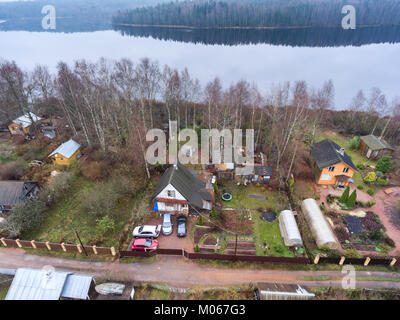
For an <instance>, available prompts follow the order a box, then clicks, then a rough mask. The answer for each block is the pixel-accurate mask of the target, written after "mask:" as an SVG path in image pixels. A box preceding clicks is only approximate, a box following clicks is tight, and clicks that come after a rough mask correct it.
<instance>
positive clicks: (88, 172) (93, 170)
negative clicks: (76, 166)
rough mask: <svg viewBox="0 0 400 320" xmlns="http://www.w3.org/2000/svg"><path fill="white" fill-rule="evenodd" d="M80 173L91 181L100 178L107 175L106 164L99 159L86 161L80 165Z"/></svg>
mask: <svg viewBox="0 0 400 320" xmlns="http://www.w3.org/2000/svg"><path fill="white" fill-rule="evenodd" d="M82 175H83V176H84V177H85V178H87V179H89V180H92V181H96V180H102V179H103V178H105V177H106V176H107V166H106V164H105V162H101V161H91V162H87V163H85V164H84V165H83V166H82Z"/></svg>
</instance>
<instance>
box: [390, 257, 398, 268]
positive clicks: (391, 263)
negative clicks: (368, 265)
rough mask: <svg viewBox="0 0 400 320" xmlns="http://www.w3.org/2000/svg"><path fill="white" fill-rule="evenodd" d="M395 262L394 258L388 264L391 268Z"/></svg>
mask: <svg viewBox="0 0 400 320" xmlns="http://www.w3.org/2000/svg"><path fill="white" fill-rule="evenodd" d="M396 262H397V260H396V259H395V258H393V259H392V261H391V262H390V266H391V267H393V266H394V265H395V264H396Z"/></svg>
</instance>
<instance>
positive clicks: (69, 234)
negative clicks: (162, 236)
mask: <svg viewBox="0 0 400 320" xmlns="http://www.w3.org/2000/svg"><path fill="white" fill-rule="evenodd" d="M94 186H95V183H94V182H91V181H88V180H86V179H85V178H83V177H78V178H76V180H75V181H74V182H73V184H72V186H71V187H70V189H69V191H68V192H67V193H66V194H65V196H64V197H62V198H61V199H59V200H58V201H57V203H56V204H55V205H53V206H52V207H51V208H50V209H49V210H48V211H47V217H46V218H45V220H44V221H43V222H42V224H41V225H40V227H38V228H37V229H36V230H33V231H30V232H28V233H25V234H23V236H22V238H23V239H26V240H32V239H34V240H36V241H50V242H58V243H60V242H65V243H78V239H77V236H76V234H75V230H76V231H77V232H78V234H79V236H80V238H81V240H82V242H83V243H84V244H86V245H93V244H96V245H98V246H105V247H109V246H115V247H118V241H119V237H120V234H121V232H122V230H123V228H124V226H125V224H126V223H127V222H129V219H130V217H131V209H132V207H133V203H134V201H133V199H129V198H124V199H122V200H121V201H120V202H119V203H118V206H117V208H116V209H115V210H114V211H113V219H114V222H115V227H114V230H113V231H111V232H108V233H107V234H105V235H96V233H95V229H96V224H97V221H96V220H97V219H96V218H95V217H93V216H91V215H89V214H87V213H86V212H82V211H81V208H80V200H81V193H82V192H83V191H84V190H90V189H92V188H93V187H94Z"/></svg>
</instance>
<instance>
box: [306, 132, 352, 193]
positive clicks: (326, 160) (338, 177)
mask: <svg viewBox="0 0 400 320" xmlns="http://www.w3.org/2000/svg"><path fill="white" fill-rule="evenodd" d="M311 156H312V158H313V160H314V168H315V170H316V182H317V183H318V184H322V185H332V186H337V187H340V188H344V187H346V186H347V185H348V184H349V183H352V182H353V180H352V177H353V174H354V172H355V171H357V168H356V166H355V165H354V163H353V161H351V158H350V157H349V155H348V154H347V153H346V152H345V151H344V149H343V148H341V147H340V146H339V145H338V144H336V143H335V142H333V141H332V140H330V139H326V140H323V141H321V142H318V143H316V144H314V145H313V146H312V148H311Z"/></svg>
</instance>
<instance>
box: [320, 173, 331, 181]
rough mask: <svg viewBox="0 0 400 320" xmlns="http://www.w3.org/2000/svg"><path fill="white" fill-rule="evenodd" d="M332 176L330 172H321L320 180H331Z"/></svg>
mask: <svg viewBox="0 0 400 320" xmlns="http://www.w3.org/2000/svg"><path fill="white" fill-rule="evenodd" d="M331 179H332V176H331V175H330V174H323V175H322V176H321V180H331Z"/></svg>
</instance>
